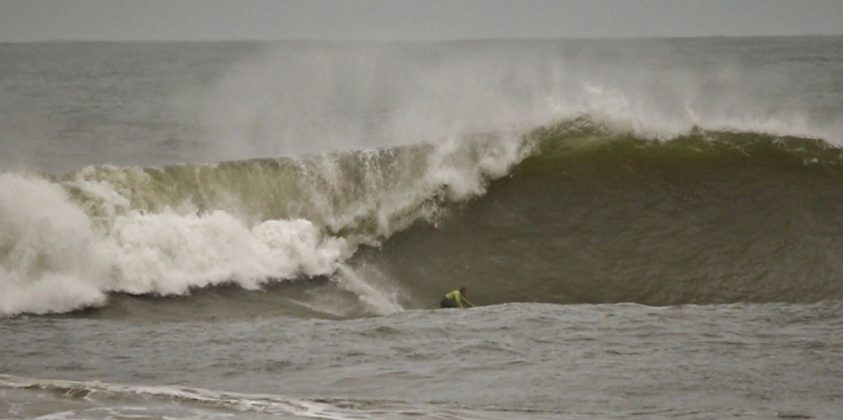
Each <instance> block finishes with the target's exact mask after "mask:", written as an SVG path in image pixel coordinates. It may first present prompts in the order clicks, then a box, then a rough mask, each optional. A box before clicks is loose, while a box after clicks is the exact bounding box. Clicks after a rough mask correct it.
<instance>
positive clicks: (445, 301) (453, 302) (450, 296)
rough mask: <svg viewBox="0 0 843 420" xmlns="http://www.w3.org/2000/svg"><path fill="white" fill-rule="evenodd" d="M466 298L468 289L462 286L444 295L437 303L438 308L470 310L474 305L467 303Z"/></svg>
mask: <svg viewBox="0 0 843 420" xmlns="http://www.w3.org/2000/svg"><path fill="white" fill-rule="evenodd" d="M467 296H468V289H467V288H466V287H465V286H462V287H460V288H459V289H454V290H451V291H450V292H448V293H447V294H446V295H445V297H443V298H442V300H441V301H439V307H441V308H471V307H473V306H474V304H473V303H471V302H469V301H468V299H467Z"/></svg>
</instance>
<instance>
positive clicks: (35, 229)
mask: <svg viewBox="0 0 843 420" xmlns="http://www.w3.org/2000/svg"><path fill="white" fill-rule="evenodd" d="M841 155H843V151H841V150H840V149H838V148H836V147H834V146H831V145H829V144H828V143H825V142H823V141H821V140H814V139H806V138H798V137H781V136H773V135H767V134H761V133H754V132H732V131H704V130H700V129H694V130H692V131H691V132H689V133H687V134H685V135H681V136H678V137H675V138H672V139H670V141H664V140H655V139H647V138H642V137H640V136H636V135H634V134H632V133H629V132H626V131H618V130H616V129H615V128H613V127H612V126H611V124H609V123H607V122H604V121H601V120H595V119H593V118H591V117H588V116H582V117H580V118H576V119H572V120H565V121H562V122H560V123H558V124H554V125H551V126H547V127H540V128H537V129H534V130H531V131H530V132H528V133H526V134H520V135H519V134H504V133H492V134H485V135H475V136H467V137H463V138H461V139H459V140H456V141H453V142H450V143H447V144H438V145H418V146H404V147H393V148H385V149H380V150H371V151H358V152H337V153H328V154H322V155H311V156H305V157H301V158H279V159H257V160H246V161H235V162H222V163H216V164H184V165H176V166H167V167H161V168H140V167H113V166H99V167H87V168H84V169H81V170H79V171H76V172H73V173H70V174H67V175H61V176H50V177H42V176H36V175H22V174H16V173H4V174H2V175H0V184H2V185H0V194H2V195H0V216H1V217H0V232H2V235H0V262H2V265H0V267H2V273H0V274H2V277H0V279H2V283H3V289H4V293H3V295H2V297H0V311H2V313H4V314H7V315H9V314H16V313H21V312H31V313H48V312H65V311H71V310H75V309H79V308H83V307H87V306H101V305H105V304H106V302H107V299H108V296H109V294H113V293H126V294H130V295H155V296H168V295H185V294H189V293H191V292H194V291H196V290H197V289H203V288H207V287H209V286H219V285H232V284H233V285H235V286H238V287H239V288H243V289H251V290H254V289H260V288H262V287H264V286H266V285H268V284H272V283H279V282H281V283H283V282H288V281H293V282H302V281H305V282H306V281H307V279H320V278H323V279H329V280H331V281H330V282H329V283H330V284H332V285H334V286H338V287H337V288H338V289H340V290H342V291H343V292H344V293H346V294H351V295H352V296H354V297H356V298H357V301H358V302H356V303H359V304H360V305H362V306H363V307H364V308H365V310H364V311H363V312H374V313H386V312H392V311H396V310H401V309H403V308H408V307H429V306H431V305H432V304H433V303H435V301H436V297H437V296H438V294H439V293H442V292H443V291H444V290H446V289H447V288H449V287H452V286H455V285H457V284H464V285H468V286H469V288H470V289H471V290H472V291H473V294H474V296H475V300H478V301H479V302H482V303H500V302H507V301H545V302H566V303H567V302H571V303H575V302H618V301H633V302H641V303H648V304H681V303H716V302H736V301H817V300H822V299H829V298H830V299H838V298H840V297H843V286H842V285H841V281H840V277H841V274H843V270H842V269H841V268H840V267H841V266H843V265H841V263H843V261H841V258H840V256H839V255H840V254H839V252H838V250H839V249H840V248H841V241H843V235H841V234H840V233H839V232H841V231H843V216H841V215H843V212H841V208H843V193H841V190H840V188H839V185H840V182H841V181H843V168H841ZM361 250H362V251H361ZM317 283H318V284H322V283H319V282H317ZM279 293H281V292H279ZM272 298H273V299H274V298H278V299H283V296H274V297H272ZM334 304H337V303H334ZM324 312H328V313H331V310H325V311H324ZM335 312H336V313H337V314H342V313H343V311H335Z"/></svg>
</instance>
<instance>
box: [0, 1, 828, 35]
mask: <svg viewBox="0 0 843 420" xmlns="http://www.w3.org/2000/svg"><path fill="white" fill-rule="evenodd" d="M806 34H843V0H559V1H549V0H464V1H457V0H451V1H447V0H414V1H411V0H335V1H330V0H289V1H286V0H276V1H270V0H0V41H2V42H14V41H41V40H129V39H133V40H207V39H339V40H345V39H370V40H395V39H408V40H431V39H434V40H436V39H474V38H580V37H588V38H591V37H664V36H710V35H724V36H746V35H806Z"/></svg>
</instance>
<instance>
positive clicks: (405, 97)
mask: <svg viewBox="0 0 843 420" xmlns="http://www.w3.org/2000/svg"><path fill="white" fill-rule="evenodd" d="M777 47H778V48H780V49H783V50H784V51H789V53H788V54H791V55H796V54H799V53H801V52H803V51H804V50H805V48H806V46H804V45H801V44H799V43H794V44H793V45H790V44H787V45H784V46H778V45H777ZM705 48H706V46H705V45H698V44H695V43H693V42H682V41H672V42H671V41H655V40H654V41H640V42H627V43H613V42H608V41H606V42H600V41H591V42H585V41H583V42H580V43H564V42H563V43H553V42H548V43H542V42H532V43H529V42H523V43H519V42H511V43H495V42H466V43H448V44H399V45H392V44H383V45H380V44H379V45H368V44H351V45H345V44H342V45H333V44H327V45H324V44H315V45H306V46H297V45H295V44H294V45H287V44H284V45H281V46H275V47H269V48H267V50H266V51H264V53H263V54H261V55H258V56H256V57H253V59H251V60H247V61H244V62H242V63H240V64H239V65H237V66H234V67H233V68H232V69H231V70H230V71H229V72H228V74H227V76H226V77H225V78H223V79H222V80H221V81H220V82H219V83H218V84H217V86H216V88H215V89H213V90H211V92H210V93H209V94H208V95H207V97H206V98H205V99H204V100H203V101H202V106H201V109H202V115H203V121H205V127H206V129H207V132H206V134H205V135H204V136H203V140H202V142H203V147H204V148H205V151H206V152H207V153H208V154H209V155H210V157H211V158H212V159H214V160H234V159H242V158H251V157H255V156H290V155H300V154H304V153H323V152H325V151H332V150H343V151H348V150H364V149H372V148H376V149H379V148H384V147H390V146H394V145H406V144H419V143H425V142H429V143H440V142H449V141H453V140H454V139H455V138H457V137H461V136H464V135H466V134H467V133H476V132H502V131H508V130H515V131H520V132H524V131H527V130H529V129H532V128H534V127H538V126H542V125H550V124H552V123H553V122H554V121H559V120H570V119H574V118H577V117H579V116H581V115H589V116H590V117H591V118H593V119H595V120H605V121H610V122H611V124H612V125H613V126H614V127H616V128H617V129H618V130H620V131H630V132H634V133H636V134H638V135H640V136H643V137H655V138H660V139H669V138H674V137H677V136H680V135H682V134H684V133H687V132H689V131H690V130H692V129H694V128H695V127H697V128H701V129H706V130H736V131H746V132H759V133H762V132H763V133H771V134H776V135H795V136H801V137H813V138H823V139H825V140H826V141H828V142H830V143H833V144H843V137H842V136H841V133H843V121H841V119H840V118H839V115H840V113H839V111H840V106H841V104H840V103H838V102H834V101H832V102H831V103H830V104H829V103H816V99H815V98H816V97H817V95H819V94H820V92H813V91H812V90H811V89H814V90H816V87H815V86H814V85H813V84H812V83H813V82H812V81H811V79H809V78H808V79H806V78H805V77H800V75H801V74H802V72H804V70H805V69H803V68H802V67H800V66H798V65H791V64H788V63H787V62H785V63H782V62H781V60H782V58H781V57H779V56H774V57H771V58H767V57H756V56H751V58H747V57H748V56H747V54H746V49H747V48H748V46H746V45H743V44H742V43H735V45H734V46H730V47H729V48H723V50H722V51H720V52H719V54H716V55H711V54H706V55H703V56H701V55H700V54H701V53H705V52H708V51H707V50H705ZM700 49H702V50H704V51H697V50H700ZM809 49H810V48H809ZM823 94H825V93H823ZM828 95H831V96H834V95H837V97H843V96H841V95H843V93H841V92H832V93H830V94H828Z"/></svg>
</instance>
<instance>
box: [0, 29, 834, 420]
mask: <svg viewBox="0 0 843 420" xmlns="http://www.w3.org/2000/svg"><path fill="white" fill-rule="evenodd" d="M841 74H843V38H840V37H793V38H736V39H732V38H705V39H666V40H656V39H653V40H576V41H573V40H569V41H472V42H440V43H327V42H221V43H167V42H152V43H143V42H140V43H77V42H73V43H34V44H3V45H0V77H2V83H0V92H2V94H0V111H2V112H0V336H2V337H3V339H2V340H0V341H1V342H2V343H0V350H2V351H0V354H2V356H0V416H2V417H11V418H29V417H37V416H42V415H49V416H53V417H55V418H113V417H121V416H134V415H139V416H145V417H168V418H188V417H191V418H193V417H197V416H198V417H203V418H205V417H212V418H215V417H228V416H231V415H234V416H244V417H250V418H255V417H267V418H269V417H272V418H276V417H291V418H301V417H304V418H360V417H361V416H362V417H384V418H396V417H413V416H426V417H434V418H512V417H518V418H560V417H562V418H579V417H601V418H605V417H620V418H625V417H635V416H644V417H647V418H660V417H680V418H712V417H724V416H736V417H744V416H745V417H765V418H767V417H782V418H835V417H839V416H840V414H841V408H840V407H841V403H840V401H841V398H843V380H841V378H843V364H841V363H840V362H839V361H838V360H837V359H838V358H837V357H835V354H839V352H840V351H841V350H843V317H841V316H840V313H841V312H840V311H841V303H840V302H841V300H842V299H843V281H841V276H842V275H843V268H841V267H843V265H841V263H843V256H841V253H840V249H843V247H841V245H843V234H841V232H843V212H841V210H842V209H843V189H841V188H840V187H841V183H843V165H842V164H841V162H843V160H841V158H842V157H843V119H841V117H840V116H841V115H843V84H842V83H841V76H840V75H841ZM459 286H467V287H468V289H469V296H470V298H471V300H472V301H474V302H475V303H476V304H479V305H480V307H478V308H475V309H472V310H470V311H456V310H439V309H436V308H437V305H438V301H439V299H440V298H441V296H442V295H444V294H445V293H446V292H448V291H449V290H451V289H453V288H456V287H459Z"/></svg>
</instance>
